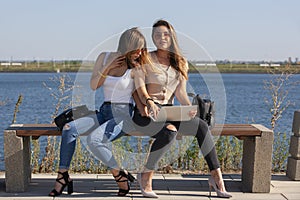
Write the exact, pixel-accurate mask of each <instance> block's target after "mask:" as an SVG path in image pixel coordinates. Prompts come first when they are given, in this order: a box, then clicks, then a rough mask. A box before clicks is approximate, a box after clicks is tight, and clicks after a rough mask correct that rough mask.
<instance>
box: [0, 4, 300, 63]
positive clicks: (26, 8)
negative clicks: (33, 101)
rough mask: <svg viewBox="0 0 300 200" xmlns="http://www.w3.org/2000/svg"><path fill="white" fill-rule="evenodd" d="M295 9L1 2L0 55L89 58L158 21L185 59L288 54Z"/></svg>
mask: <svg viewBox="0 0 300 200" xmlns="http://www.w3.org/2000/svg"><path fill="white" fill-rule="evenodd" d="M299 9H300V1H299V0H251V1H240V0H226V1H224V0H209V1H208V0H205V1H204V0H184V1H183V0H163V1H162V0H151V1H142V0H140V1H138V0H127V1H125V0H104V1H101V0H81V1H79V0H78V1H76V0H26V1H22V0H0V27H1V28H0V60H12V61H14V60H36V59H38V60H81V59H85V58H90V59H95V57H96V55H97V54H98V53H100V52H99V51H104V50H106V47H105V44H106V43H108V41H110V42H109V43H110V46H111V49H112V50H114V49H116V47H117V40H118V36H119V34H120V33H122V32H123V31H124V30H126V29H128V28H131V27H135V26H137V27H139V28H140V29H141V30H144V31H145V34H148V32H149V31H150V30H151V26H152V24H153V23H154V22H155V21H156V20H158V19H165V20H167V21H169V22H170V23H171V24H172V25H173V26H174V28H175V30H176V31H177V34H178V36H179V37H178V38H179V45H180V47H181V48H182V49H183V53H185V54H186V57H187V58H188V59H190V60H191V59H192V60H193V59H195V60H205V59H211V60H230V61H231V60H232V61H233V60H238V61H261V60H263V61H273V62H274V61H284V60H287V59H288V58H289V57H291V58H292V60H294V59H295V58H300V12H299ZM147 42H148V44H149V46H150V47H151V37H149V38H147ZM150 49H151V48H150ZM91 52H93V53H91ZM204 54H205V55H204Z"/></svg>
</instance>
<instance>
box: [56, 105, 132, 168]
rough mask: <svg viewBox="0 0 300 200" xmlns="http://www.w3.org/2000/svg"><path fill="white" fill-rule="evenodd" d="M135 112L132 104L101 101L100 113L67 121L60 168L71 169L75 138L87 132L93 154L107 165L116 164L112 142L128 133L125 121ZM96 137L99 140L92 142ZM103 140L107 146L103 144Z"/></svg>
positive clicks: (63, 132)
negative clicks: (124, 127) (123, 126)
mask: <svg viewBox="0 0 300 200" xmlns="http://www.w3.org/2000/svg"><path fill="white" fill-rule="evenodd" d="M132 111H133V106H132V104H102V106H101V107H100V110H99V112H98V113H97V115H90V116H86V117H82V118H79V119H76V120H74V121H71V122H69V123H67V124H66V125H65V126H64V128H63V131H62V139H61V145H60V162H59V169H69V167H70V163H71V160H72V157H73V154H74V151H75V146H76V139H77V137H78V136H80V135H83V134H88V139H87V140H88V145H89V148H90V150H91V151H92V153H93V154H94V155H95V156H96V157H97V158H99V159H100V160H101V161H102V162H103V163H104V164H106V165H107V166H109V167H110V166H113V167H115V166H116V162H115V160H114V159H112V158H111V154H112V153H111V151H109V145H110V142H111V141H113V140H115V139H117V138H119V137H121V136H122V135H123V134H125V132H126V131H124V130H123V129H122V125H123V120H128V119H130V120H131V115H132ZM105 122H106V123H105ZM117 125H118V126H117ZM116 127H117V128H116ZM128 131H129V130H128ZM97 138H98V139H97ZM99 138H102V139H101V140H99ZM93 140H95V141H96V142H91V141H93ZM102 143H104V146H103V145H101V144H102ZM103 148H104V150H105V151H104V150H103ZM99 152H100V154H99ZM107 154H108V155H107ZM111 163H112V164H111Z"/></svg>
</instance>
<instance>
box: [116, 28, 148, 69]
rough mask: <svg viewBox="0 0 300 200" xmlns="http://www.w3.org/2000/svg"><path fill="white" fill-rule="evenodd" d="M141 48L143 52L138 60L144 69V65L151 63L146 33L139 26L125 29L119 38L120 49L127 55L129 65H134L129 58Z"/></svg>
mask: <svg viewBox="0 0 300 200" xmlns="http://www.w3.org/2000/svg"><path fill="white" fill-rule="evenodd" d="M140 49H141V50H142V52H141V56H140V57H139V58H138V59H137V61H138V63H139V64H140V65H141V67H143V70H144V65H146V64H151V61H150V58H149V54H148V50H147V43H146V39H145V37H144V35H143V34H142V33H141V32H140V31H139V30H138V28H137V27H133V28H130V29H127V30H126V31H124V32H123V33H122V35H121V37H120V39H119V45H118V51H119V52H120V53H121V54H122V55H125V57H126V62H127V65H128V67H134V65H133V64H132V63H131V62H130V59H129V58H130V55H131V54H132V53H134V52H135V51H137V50H140Z"/></svg>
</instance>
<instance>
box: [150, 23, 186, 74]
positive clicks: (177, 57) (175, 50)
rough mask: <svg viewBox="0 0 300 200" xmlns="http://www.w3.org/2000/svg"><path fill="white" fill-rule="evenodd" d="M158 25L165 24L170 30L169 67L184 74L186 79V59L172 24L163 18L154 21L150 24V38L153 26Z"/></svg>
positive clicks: (153, 29)
mask: <svg viewBox="0 0 300 200" xmlns="http://www.w3.org/2000/svg"><path fill="white" fill-rule="evenodd" d="M159 26H165V27H167V28H168V29H169V31H170V37H171V41H172V44H171V46H170V49H169V54H170V64H171V67H173V68H174V69H175V70H177V71H179V72H180V73H181V74H182V75H183V76H184V78H185V79H188V75H187V69H186V66H185V65H186V60H185V59H184V57H183V55H182V53H181V51H180V48H179V45H178V41H177V36H176V32H175V30H174V28H173V26H172V25H171V24H170V23H169V22H167V21H165V20H158V21H156V22H155V23H154V24H153V26H152V40H154V31H155V28H156V27H159Z"/></svg>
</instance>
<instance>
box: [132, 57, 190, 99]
mask: <svg viewBox="0 0 300 200" xmlns="http://www.w3.org/2000/svg"><path fill="white" fill-rule="evenodd" d="M135 78H137V79H140V81H139V83H145V84H146V88H147V91H148V94H149V95H150V97H151V98H152V99H153V100H154V101H155V102H157V103H160V104H173V101H174V92H175V90H176V87H177V86H178V84H179V82H180V80H182V79H184V77H183V76H182V74H180V73H179V72H178V71H177V70H175V69H174V68H172V67H171V66H165V65H161V64H158V63H154V68H152V67H146V72H144V71H143V70H141V69H137V70H136V74H135ZM140 86H141V85H140ZM140 86H139V85H136V88H138V87H140Z"/></svg>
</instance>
